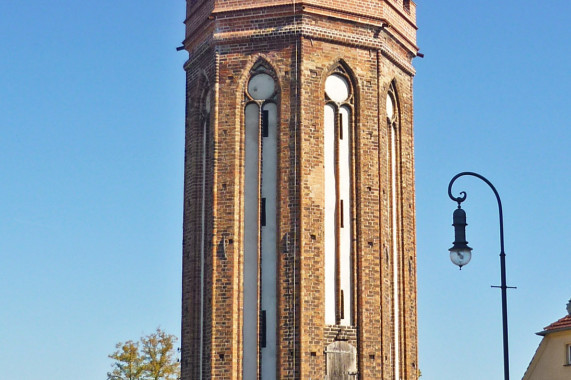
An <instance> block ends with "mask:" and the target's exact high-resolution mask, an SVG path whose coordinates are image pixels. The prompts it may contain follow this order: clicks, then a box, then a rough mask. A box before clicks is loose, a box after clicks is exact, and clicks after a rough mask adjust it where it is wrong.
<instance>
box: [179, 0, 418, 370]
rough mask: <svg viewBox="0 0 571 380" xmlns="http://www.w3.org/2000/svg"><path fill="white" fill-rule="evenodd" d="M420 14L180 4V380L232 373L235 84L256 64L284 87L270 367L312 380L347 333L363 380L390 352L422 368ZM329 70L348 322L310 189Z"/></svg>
mask: <svg viewBox="0 0 571 380" xmlns="http://www.w3.org/2000/svg"><path fill="white" fill-rule="evenodd" d="M415 18H416V13H415V5H414V3H412V2H410V1H408V0H404V1H403V0H373V1H370V0H305V1H293V2H292V1H291V0H288V1H285V0H187V17H186V20H185V24H186V38H185V40H184V46H185V49H186V50H187V51H188V52H189V60H188V62H187V63H186V64H185V70H186V82H187V111H186V143H185V180H184V181H185V182H184V225H183V292H182V297H183V299H182V333H181V334H182V358H181V359H182V378H183V380H190V379H193V380H194V379H212V378H215V379H232V380H238V379H242V327H243V321H242V315H243V294H242V287H243V268H242V266H243V261H244V258H243V238H242V235H243V218H244V210H243V188H244V183H243V182H244V134H243V130H244V127H243V124H244V115H243V110H244V106H245V102H244V91H245V86H246V85H247V81H248V79H249V77H250V70H251V69H252V67H253V66H254V65H255V64H256V63H257V62H259V61H260V60H263V62H265V64H267V65H268V66H270V67H271V69H272V70H273V71H274V72H275V75H276V79H277V82H278V86H279V99H278V117H279V124H278V158H279V165H278V166H279V167H278V198H279V201H278V206H277V208H278V210H277V215H278V226H277V227H278V236H279V237H280V239H279V244H278V264H277V273H276V278H277V288H278V293H277V294H278V300H277V301H278V302H277V304H278V353H277V355H278V365H277V367H278V373H277V374H276V378H277V379H323V378H324V377H325V374H326V359H325V354H324V351H325V348H326V347H327V345H328V344H330V343H332V342H333V341H335V340H336V339H340V337H342V338H343V339H345V340H347V341H348V342H349V343H350V344H352V345H353V346H355V347H357V360H358V371H359V375H358V378H360V379H395V373H396V369H395V363H397V362H398V363H399V368H398V372H399V373H400V378H401V379H417V320H416V318H417V315H416V253H415V246H416V241H415V205H414V165H413V157H414V155H413V103H412V96H413V94H412V79H413V76H414V69H413V67H412V64H411V61H412V59H413V58H414V57H415V55H416V53H417V51H418V50H417V47H416V45H415V44H416V19H415ZM339 65H341V66H342V67H344V68H345V70H346V71H347V72H348V75H349V76H350V77H351V78H352V80H353V88H354V95H355V102H354V104H355V110H354V112H355V130H354V141H353V149H352V162H353V163H354V165H353V171H354V173H353V182H354V202H353V205H352V213H351V214H352V215H353V216H354V220H353V221H352V223H353V226H354V231H355V233H354V243H353V252H352V255H353V263H354V265H353V267H354V268H353V276H354V283H355V286H354V287H355V289H354V290H355V295H356V296H355V298H354V300H355V302H354V310H355V323H354V325H353V326H329V325H325V323H324V285H323V284H324V281H323V278H324V269H323V266H324V264H323V263H324V252H323V251H324V242H323V239H324V232H323V231H324V227H323V215H324V210H323V202H322V200H323V199H322V195H321V196H320V195H319V194H318V193H323V189H321V191H317V192H316V191H315V189H316V188H319V184H320V183H323V170H322V168H323V108H324V104H325V101H324V83H325V79H326V78H327V76H328V75H329V74H330V73H331V71H332V70H333V69H335V68H336V67H337V66H339ZM391 85H392V86H394V89H395V90H396V91H395V92H396V95H397V97H398V109H397V114H398V129H397V134H396V152H395V154H396V157H397V165H396V168H395V169H394V171H395V172H396V181H395V183H396V184H394V186H393V182H392V181H393V180H392V174H391V173H392V171H393V169H391V163H390V160H389V157H390V154H391V153H390V151H391V143H390V127H389V126H388V124H387V119H386V109H385V104H386V103H385V99H386V96H387V92H388V91H389V88H390V87H391ZM208 91H210V103H211V112H210V114H209V115H208V128H207V131H206V132H204V129H203V126H204V122H205V117H206V116H205V113H204V111H203V110H204V108H205V107H204V102H205V101H206V100H205V96H206V94H207V93H208ZM204 133H206V139H205V140H204ZM204 141H206V145H204V146H203V143H204ZM203 147H204V148H205V149H203ZM203 159H204V160H205V162H206V170H205V172H204V175H203V172H202V167H203ZM203 189H204V191H203ZM393 189H395V190H396V194H395V198H396V200H397V201H396V203H393V201H392V191H393ZM203 193H204V194H205V198H204V206H205V207H204V213H203V212H202V211H201V210H202V204H203V203H202V202H203V199H202V194H203ZM395 205H396V215H397V223H396V225H394V226H393V222H392V213H393V206H395ZM202 226H204V232H205V234H204V261H203V262H201V260H202V259H201V248H200V247H201V244H202V231H201V230H202ZM393 229H396V237H397V241H396V243H397V244H396V249H397V252H398V261H399V262H398V268H399V269H398V274H399V276H398V280H397V284H398V287H399V293H398V300H395V299H394V291H393V290H394V289H393V285H394V279H393V268H394V265H395V263H394V262H393V256H392V252H393V249H394V247H393V245H394V241H393ZM202 266H204V274H203V278H202V277H201V267H202ZM201 282H203V283H204V289H203V294H202V297H203V299H204V306H203V316H202V319H203V324H202V326H201V325H200V321H201V312H200V305H201ZM395 302H396V303H397V304H398V305H400V313H399V314H398V315H395V312H394V307H393V306H394V304H395ZM395 321H398V325H399V330H398V334H397V335H398V338H397V337H395V334H394V331H395ZM201 331H203V334H202V338H201ZM201 341H202V350H201V349H200V342H201ZM397 345H398V347H399V353H400V354H399V359H398V360H397V359H396V358H395V357H394V354H395V349H394V347H395V346H397ZM199 352H202V353H203V355H202V357H200V355H199ZM199 368H202V377H201V375H200V373H199ZM244 380H254V379H244ZM263 380H266V379H263ZM330 380H333V379H330Z"/></svg>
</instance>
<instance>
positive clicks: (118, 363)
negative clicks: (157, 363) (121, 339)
mask: <svg viewBox="0 0 571 380" xmlns="http://www.w3.org/2000/svg"><path fill="white" fill-rule="evenodd" d="M115 348H116V349H117V350H116V351H115V352H114V353H112V354H111V355H109V357H110V358H111V359H113V360H114V361H115V362H114V363H113V365H112V367H113V371H111V372H107V379H108V380H142V379H143V377H142V375H143V371H144V370H145V366H144V363H143V358H142V357H141V355H140V354H139V343H135V342H133V341H132V340H129V341H127V342H125V343H117V345H115Z"/></svg>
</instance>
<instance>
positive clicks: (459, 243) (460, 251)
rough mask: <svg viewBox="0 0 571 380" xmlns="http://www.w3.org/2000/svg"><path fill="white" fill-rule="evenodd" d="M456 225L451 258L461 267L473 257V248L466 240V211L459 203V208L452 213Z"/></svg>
mask: <svg viewBox="0 0 571 380" xmlns="http://www.w3.org/2000/svg"><path fill="white" fill-rule="evenodd" d="M452 220H453V223H452V225H453V226H454V243H452V244H453V246H452V248H450V249H449V251H450V260H452V263H454V265H458V266H459V267H460V269H462V267H463V266H464V265H466V264H468V263H469V262H470V259H471V258H472V248H470V247H468V242H467V241H466V226H467V225H468V224H467V223H466V212H465V211H464V210H462V208H461V207H460V203H458V208H457V209H456V210H454V214H453V215H452Z"/></svg>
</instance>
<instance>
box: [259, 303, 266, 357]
mask: <svg viewBox="0 0 571 380" xmlns="http://www.w3.org/2000/svg"><path fill="white" fill-rule="evenodd" d="M260 347H262V348H263V347H266V311H265V310H262V315H261V316H260Z"/></svg>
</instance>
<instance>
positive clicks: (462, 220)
mask: <svg viewBox="0 0 571 380" xmlns="http://www.w3.org/2000/svg"><path fill="white" fill-rule="evenodd" d="M463 176H472V177H476V178H479V179H481V180H482V181H484V182H485V183H486V184H487V185H488V186H490V188H491V189H492V191H493V192H494V195H495V196H496V199H497V201H498V210H499V216H500V276H501V285H500V286H499V288H500V289H501V290H502V325H503V338H504V379H505V380H509V378H510V363H509V351H508V302H507V289H508V288H512V287H508V286H506V253H505V251H504V215H503V211H502V201H501V200H500V195H499V194H498V191H497V190H496V188H495V187H494V185H492V183H491V182H490V181H488V180H487V179H486V178H485V177H484V176H482V175H480V174H478V173H474V172H462V173H459V174H456V175H455V176H454V177H453V178H452V179H451V180H450V183H449V184H448V196H449V197H450V199H452V200H453V201H455V202H458V208H457V209H456V210H454V214H453V224H452V225H453V226H454V235H455V236H454V237H455V239H454V243H453V244H454V245H453V246H452V248H450V249H449V251H450V259H451V260H452V262H453V263H454V264H456V265H458V266H459V267H460V269H462V267H463V266H464V265H466V264H468V262H469V261H470V259H471V257H472V248H470V247H469V246H468V242H467V241H466V226H467V224H466V212H465V211H464V210H463V209H462V207H461V204H462V202H464V201H465V200H466V196H467V194H466V192H465V191H462V192H460V196H459V197H454V196H453V195H452V185H453V184H454V181H456V180H457V179H458V178H460V177H463ZM493 287H494V288H498V286H493Z"/></svg>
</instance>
